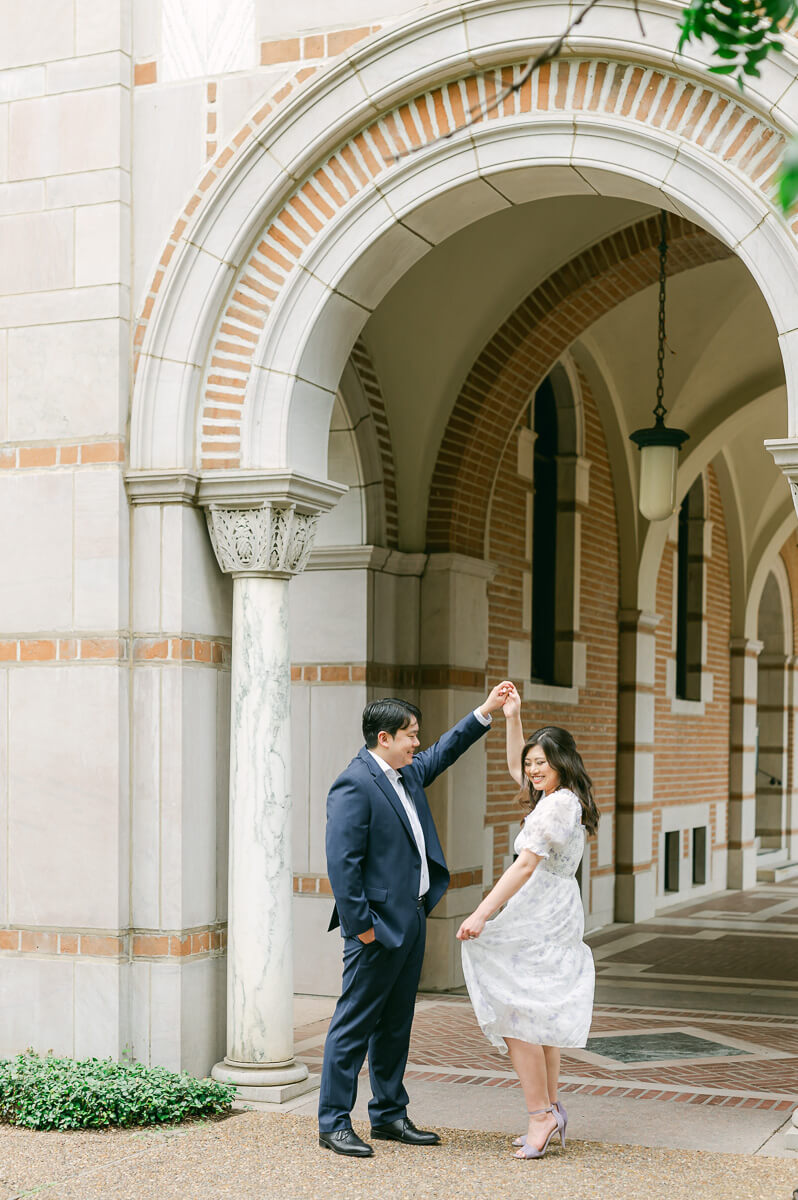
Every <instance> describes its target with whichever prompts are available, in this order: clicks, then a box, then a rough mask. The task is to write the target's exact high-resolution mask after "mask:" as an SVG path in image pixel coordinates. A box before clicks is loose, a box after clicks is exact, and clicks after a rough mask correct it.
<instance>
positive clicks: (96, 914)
mask: <svg viewBox="0 0 798 1200" xmlns="http://www.w3.org/2000/svg"><path fill="white" fill-rule="evenodd" d="M9 710H10V721H9V734H10V752H9V849H10V859H11V862H10V871H9V888H10V893H11V895H10V901H11V903H10V919H11V920H12V921H18V922H20V923H21V924H31V925H55V926H63V925H65V926H88V927H90V928H100V929H117V928H120V927H121V926H123V925H124V924H125V923H126V920H127V894H128V884H127V871H126V866H125V864H126V863H127V860H128V853H127V836H128V829H127V816H126V805H127V801H126V793H127V780H128V765H127V753H126V748H125V745H124V738H123V733H122V731H123V729H124V727H125V726H126V723H127V672H126V671H125V670H123V669H120V668H118V667H111V666H91V667H83V666H81V665H74V666H69V667H60V666H59V667H29V668H28V669H26V670H24V671H15V672H14V674H13V678H12V679H11V680H10V688H9ZM76 747H83V748H84V750H85V748H86V747H91V752H90V753H88V752H85V753H76V750H75V748H76ZM87 880H90V881H91V886H87Z"/></svg>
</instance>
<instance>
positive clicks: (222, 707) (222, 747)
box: [216, 671, 231, 921]
mask: <svg viewBox="0 0 798 1200" xmlns="http://www.w3.org/2000/svg"><path fill="white" fill-rule="evenodd" d="M230 715H231V706H230V672H229V671H220V672H219V674H218V675H217V677H216V915H217V919H218V920H220V921H226V920H227V879H228V869H229V868H228V850H229V841H230Z"/></svg>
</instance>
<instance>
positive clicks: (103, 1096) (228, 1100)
mask: <svg viewBox="0 0 798 1200" xmlns="http://www.w3.org/2000/svg"><path fill="white" fill-rule="evenodd" d="M234 1096H235V1089H234V1088H233V1087H231V1086H230V1085H229V1084H226V1083H217V1082H216V1081H215V1080H213V1079H195V1078H194V1076H193V1075H188V1074H186V1073H185V1072H183V1073H182V1074H180V1075H178V1074H176V1073H175V1072H174V1071H167V1070H166V1068H165V1067H146V1066H144V1064H143V1063H137V1062H113V1061H112V1060H111V1059H110V1058H106V1059H102V1060H101V1059H98V1058H89V1059H85V1060H83V1061H78V1060H75V1059H73V1058H56V1057H55V1056H54V1055H52V1054H48V1055H46V1056H45V1057H42V1056H41V1055H39V1054H36V1053H34V1052H33V1051H31V1050H29V1051H27V1053H25V1054H18V1055H17V1056H16V1058H5V1059H0V1121H5V1122H7V1123H9V1124H11V1125H24V1126H26V1127H27V1128H28V1129H104V1128H106V1127H107V1126H109V1125H154V1124H157V1123H158V1122H161V1121H169V1122H174V1121H185V1120H187V1119H188V1118H190V1117H200V1116H202V1117H207V1116H213V1115H214V1114H217V1113H226V1112H229V1110H230V1107H231V1105H232V1103H233V1098H234Z"/></svg>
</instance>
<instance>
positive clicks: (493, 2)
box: [131, 0, 798, 1099]
mask: <svg viewBox="0 0 798 1200" xmlns="http://www.w3.org/2000/svg"><path fill="white" fill-rule="evenodd" d="M638 7H639V9H640V12H641V13H642V16H643V21H644V24H645V26H646V32H647V35H648V36H647V37H646V38H645V39H643V38H641V35H640V30H639V25H638V15H637V9H636V8H635V6H633V5H632V4H629V5H628V6H626V7H623V8H619V9H614V10H613V27H612V35H611V36H610V37H608V36H607V35H606V32H605V29H604V28H603V27H602V23H601V22H602V14H601V13H600V12H599V13H593V14H591V19H588V20H586V21H585V22H584V24H583V26H581V27H580V29H579V31H578V32H577V33H576V34H574V35H573V36H572V37H571V38H570V39H569V47H568V55H567V56H565V57H563V58H562V59H561V60H560V61H558V62H556V63H555V64H553V65H552V66H551V67H550V68H547V69H545V70H543V71H541V72H540V73H539V75H538V76H537V77H536V78H535V80H533V81H529V82H528V83H527V84H526V85H525V86H524V87H522V88H520V90H518V91H516V92H513V93H512V95H511V96H510V97H508V98H507V99H506V100H505V101H503V102H502V103H501V104H500V105H499V106H498V107H497V108H495V109H494V110H492V111H491V113H490V115H489V116H488V117H487V119H484V120H482V121H480V122H478V123H476V124H474V125H473V126H472V127H471V128H470V129H468V130H464V131H461V132H459V133H458V132H456V130H457V129H458V128H459V127H460V126H461V125H462V123H463V119H464V115H465V113H466V111H467V110H468V108H469V107H471V106H472V105H473V104H474V103H475V102H476V101H477V100H479V99H482V98H487V99H490V98H491V96H493V95H495V94H496V93H497V92H498V90H499V89H500V88H501V87H502V86H503V85H505V84H506V83H507V82H509V81H511V80H512V79H513V78H517V77H518V74H519V73H520V70H521V67H522V63H523V61H524V60H525V58H526V57H527V56H528V55H529V53H530V52H531V51H533V50H534V49H535V48H536V47H537V46H539V45H540V44H541V43H542V42H543V41H544V40H545V38H544V37H543V36H542V30H544V29H545V30H546V36H549V35H550V33H552V32H556V31H557V30H558V29H559V28H560V27H561V26H562V25H563V24H564V23H565V19H566V8H567V6H565V5H555V6H554V7H553V8H552V7H550V6H548V5H546V4H544V3H540V2H535V0H529V2H528V3H519V4H515V5H513V6H507V5H506V4H505V3H504V0H481V2H480V3H478V4H476V5H472V6H469V8H468V9H467V10H463V9H462V7H461V6H459V5H454V4H453V5H451V6H449V7H446V8H443V9H436V10H435V11H434V12H427V13H425V14H423V15H422V16H420V17H418V18H416V19H414V20H412V21H409V22H407V23H406V24H403V25H401V26H398V27H395V28H393V29H391V30H389V31H387V32H384V33H381V34H379V35H376V36H375V37H373V38H371V39H369V40H368V41H366V42H364V43H361V44H360V45H359V46H358V47H357V48H356V49H354V50H353V51H351V52H350V53H349V54H347V55H346V56H343V57H342V58H340V59H339V60H338V61H337V62H335V63H334V64H333V65H332V66H331V67H330V68H329V69H328V70H327V71H325V72H324V73H322V74H319V75H317V76H314V77H313V78H312V79H309V80H307V81H306V82H305V83H304V84H302V85H301V86H300V87H299V88H298V89H297V90H294V91H293V92H291V94H290V95H287V96H280V95H279V94H278V95H276V96H275V97H273V98H272V101H270V102H268V103H265V104H263V105H262V107H261V108H260V109H259V110H258V111H257V112H256V113H254V114H253V116H252V118H251V119H250V120H249V121H248V122H247V123H246V124H245V126H244V127H243V128H242V129H241V130H240V131H239V133H238V134H237V135H236V137H235V138H234V139H233V142H232V144H231V145H230V146H228V147H227V148H225V150H224V151H222V153H221V154H220V155H219V156H218V158H217V159H216V160H215V162H214V164H213V165H212V166H211V168H210V169H209V171H208V172H207V174H206V175H205V176H204V178H203V179H202V181H201V182H200V184H199V187H198V189H197V192H196V193H195V194H194V195H193V196H192V197H191V199H190V200H189V203H188V204H187V206H186V209H185V212H184V214H183V215H182V216H181V218H180V219H179V221H178V223H177V224H176V226H175V229H174V230H173V233H172V236H171V237H170V239H169V241H168V244H167V246H166V248H165V250H164V254H163V256H162V260H161V263H160V264H159V268H158V271H157V272H156V275H155V277H154V278H153V281H152V285H151V289H150V292H149V295H148V297H147V300H146V302H145V305H144V308H143V311H142V313H141V314H140V322H139V326H138V328H137V331H136V335H135V346H136V351H137V373H136V380H135V387H134V398H133V412H132V423H131V467H132V475H133V477H134V478H136V479H137V480H138V481H139V483H138V484H137V486H139V487H141V488H145V487H147V486H149V485H148V483H147V480H148V479H149V480H152V479H153V477H157V479H158V480H159V484H158V486H159V488H161V491H162V492H163V491H168V490H169V488H171V489H172V491H173V492H175V493H177V492H179V493H180V494H181V495H183V496H186V497H189V498H192V499H193V498H194V497H195V496H196V495H197V494H198V495H199V500H200V502H201V503H202V504H203V505H204V506H205V507H206V508H207V510H208V514H209V524H210V527H211V533H212V538H213V543H214V549H215V550H216V553H217V559H218V561H219V564H220V566H221V568H222V570H224V571H226V572H228V573H230V574H231V575H232V576H233V579H234V613H235V615H234V627H233V651H232V658H233V682H232V689H233V699H232V710H233V713H234V721H233V731H232V735H231V847H232V851H231V893H230V895H231V908H230V939H229V945H230V955H229V973H228V1056H227V1063H226V1065H225V1066H224V1067H222V1068H221V1069H220V1074H221V1075H222V1077H227V1078H233V1079H235V1080H236V1082H238V1083H239V1084H243V1086H244V1087H245V1088H246V1087H251V1089H252V1093H250V1094H249V1095H248V1096H247V1098H250V1099H256V1098H257V1097H258V1096H266V1097H268V1098H272V1099H274V1098H281V1099H282V1098H285V1097H286V1096H287V1095H290V1094H291V1089H294V1088H297V1087H299V1088H301V1087H303V1086H305V1081H304V1080H303V1078H302V1075H303V1071H302V1070H300V1069H299V1068H297V1067H296V1065H295V1064H294V1063H293V1055H292V1047H291V1031H290V993H291V939H290V916H288V915H287V914H288V911H289V909H290V889H291V879H290V838H289V836H288V833H287V829H288V825H289V813H290V777H289V773H288V771H287V768H286V761H287V754H288V751H287V747H288V744H289V738H288V731H289V724H288V705H287V690H288V680H289V667H288V660H287V652H286V651H287V646H286V638H285V606H286V581H287V579H288V578H289V577H290V576H291V575H292V574H294V573H296V572H297V571H299V570H301V569H302V568H303V566H304V564H305V562H306V561H307V556H308V553H309V550H310V547H311V545H312V539H313V534H314V527H315V518H316V516H317V514H318V513H319V512H320V511H323V510H324V509H325V508H327V507H329V506H330V505H332V504H333V503H335V501H336V499H337V497H338V496H339V495H340V491H341V489H340V488H337V487H335V486H333V485H331V484H329V483H328V482H327V481H326V474H327V445H328V432H329V420H330V413H331V410H332V404H333V400H334V397H335V394H336V390H337V388H338V385H339V381H340V378H341V373H342V371H343V369H344V365H345V363H346V361H347V359H348V357H349V354H350V351H351V349H352V346H353V344H354V343H355V340H356V338H357V336H358V334H359V333H360V330H361V329H362V327H363V325H364V323H365V321H366V320H367V318H368V316H369V314H370V313H371V312H372V311H373V310H374V308H375V307H376V306H377V304H379V302H380V300H381V299H382V297H383V296H384V295H385V293H386V291H387V289H388V288H389V287H390V286H391V285H392V283H393V282H395V281H396V280H397V279H398V278H399V277H400V276H401V275H402V274H403V273H404V272H405V271H406V270H407V269H408V268H409V266H411V265H412V263H413V262H415V261H417V260H418V259H419V258H420V257H421V256H423V255H424V254H426V253H427V252H428V251H429V250H430V249H431V247H432V246H434V245H435V244H437V243H438V242H440V241H442V240H444V239H445V238H446V237H447V236H449V235H450V234H451V233H453V232H455V231H456V230H457V229H459V228H462V227H463V226H465V225H467V224H469V223H471V222H472V221H475V220H479V219H480V218H481V217H483V216H486V215H488V214H490V213H492V212H495V211H497V210H498V209H500V208H503V207H508V206H511V205H515V204H524V203H527V202H528V201H531V200H534V199H537V198H540V197H542V196H559V195H568V194H574V193H582V194H588V195H615V196H625V197H628V198H631V199H636V200H642V201H644V202H647V203H654V204H656V205H658V206H660V205H665V206H666V207H668V208H670V209H671V210H672V211H675V212H677V213H678V214H679V215H681V216H683V217H685V218H686V219H688V220H693V221H696V222H698V224H700V225H701V226H702V227H703V228H705V229H707V230H709V231H710V232H711V233H712V234H713V235H714V236H715V237H716V238H717V239H718V240H719V241H721V242H722V243H723V244H724V245H726V246H728V247H729V248H730V249H731V250H733V251H734V252H735V253H736V254H737V255H738V256H739V257H740V258H741V259H742V261H743V262H744V263H745V264H746V266H747V267H748V269H749V271H750V272H751V274H752V275H753V277H754V278H755V280H756V281H757V283H758V284H759V287H760V289H761V291H762V294H763V296H764V297H765V299H766V301H767V304H768V306H769V308H770V311H771V313H772V315H773V320H774V323H775V325H776V329H777V331H778V334H779V337H780V344H781V349H782V355H783V358H784V362H785V368H786V375H787V380H788V402H789V404H790V407H791V410H792V411H793V412H794V413H798V398H797V397H796V383H795V379H796V375H797V374H798V373H797V372H796V371H795V369H794V363H795V362H796V361H798V334H796V332H795V331H796V330H798V297H796V295H795V290H794V287H793V285H792V280H793V279H794V278H795V274H796V267H798V245H796V239H795V236H794V235H795V231H794V230H793V229H791V228H790V227H789V226H788V225H787V224H786V223H785V222H784V221H783V220H782V219H781V218H780V217H778V216H777V215H776V214H775V213H774V212H773V210H772V208H771V205H770V201H769V188H770V186H771V177H772V172H773V168H774V164H775V162H776V159H777V157H778V155H779V153H780V149H781V147H782V145H783V141H784V130H786V129H788V128H789V127H790V126H791V117H790V111H789V104H790V101H789V99H785V107H784V108H782V107H780V101H781V95H780V94H779V85H777V84H776V83H774V81H773V77H772V76H771V75H770V74H768V75H767V76H766V77H765V79H764V80H763V81H762V83H761V85H759V86H760V87H761V90H754V91H752V92H751V94H750V95H749V96H747V97H746V98H745V103H743V102H742V100H741V98H740V97H739V96H737V95H736V94H734V93H732V90H731V89H730V88H727V87H726V85H725V84H724V82H723V81H719V80H718V79H717V78H716V77H713V76H710V74H709V73H708V72H707V70H706V68H705V67H704V66H703V64H701V63H698V62H695V61H692V60H684V64H685V65H684V70H683V73H681V74H679V73H678V72H677V71H676V70H675V69H674V65H673V60H674V42H675V28H674V26H673V24H672V22H671V21H670V20H665V19H664V18H663V17H662V15H661V11H660V9H659V8H658V6H657V4H656V3H655V2H654V0H652V2H651V3H641V4H640V5H639V6H638ZM550 21H553V22H554V23H555V28H554V29H551V30H550V28H549V22H550ZM519 29H529V30H535V31H536V32H535V34H534V36H533V35H529V36H525V35H523V34H521V35H519ZM785 59H786V61H787V62H788V63H789V64H790V65H791V66H794V64H793V63H792V60H791V59H790V55H789V51H788V52H786V54H785ZM768 89H771V90H770V91H768ZM443 134H445V135H447V137H446V140H442V138H441V135H443ZM531 164H534V165H531ZM792 426H793V427H798V419H794V420H793V422H792ZM639 615H640V614H639V613H637V614H636V615H635V616H634V618H632V616H629V618H628V622H627V624H628V632H629V635H630V636H631V637H632V638H633V639H637V638H638V633H639V628H638V624H637V623H636V622H637V621H638V618H639ZM623 629H624V626H623V625H622V631H623ZM630 653H631V655H632V657H634V656H635V655H637V654H639V653H640V648H639V646H638V647H637V649H635V647H634V646H633V647H632V650H631V651H630ZM254 747H257V752H255V750H254V749H253V748H254ZM255 825H257V828H258V829H259V831H260V832H259V837H258V838H257V839H255V840H254V841H253V839H252V837H251V830H252V828H253V827H254V826H255ZM630 830H631V826H630ZM629 881H630V885H631V891H630V900H631V902H632V904H633V906H634V904H635V903H636V900H635V888H636V887H637V886H638V884H639V883H641V882H642V883H643V884H645V880H644V878H643V876H642V875H641V874H639V873H636V872H635V870H634V864H631V866H630V871H629ZM264 1011H268V1012H269V1017H270V1020H269V1023H268V1026H267V1025H266V1024H265V1023H264V1020H263V1013H264ZM271 1088H273V1089H275V1091H273V1092H272V1091H269V1090H268V1089H271Z"/></svg>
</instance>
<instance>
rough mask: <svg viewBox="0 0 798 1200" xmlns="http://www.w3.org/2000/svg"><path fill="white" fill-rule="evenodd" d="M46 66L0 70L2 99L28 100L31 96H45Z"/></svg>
mask: <svg viewBox="0 0 798 1200" xmlns="http://www.w3.org/2000/svg"><path fill="white" fill-rule="evenodd" d="M46 80H47V74H46V68H45V67H41V66H40V67H17V68H16V69H15V70H10V71H0V101H3V102H5V101H7V100H26V99H28V98H29V97H30V96H43V95H44V93H45V89H46Z"/></svg>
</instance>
